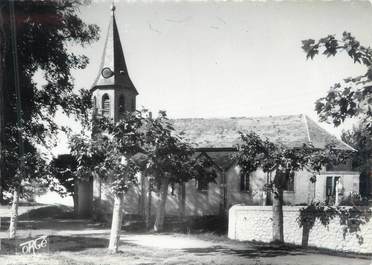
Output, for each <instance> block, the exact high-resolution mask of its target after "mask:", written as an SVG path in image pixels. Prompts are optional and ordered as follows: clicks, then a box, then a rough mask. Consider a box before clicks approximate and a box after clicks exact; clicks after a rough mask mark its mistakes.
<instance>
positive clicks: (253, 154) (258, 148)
mask: <svg viewBox="0 0 372 265" xmlns="http://www.w3.org/2000/svg"><path fill="white" fill-rule="evenodd" d="M240 136H241V140H242V144H241V145H240V148H239V151H238V152H237V154H236V155H235V158H236V161H237V165H238V166H239V167H240V174H242V175H244V176H249V175H250V174H251V173H252V172H254V171H256V170H257V169H258V168H261V169H262V170H263V172H264V173H266V174H267V175H268V183H266V187H265V188H266V189H267V190H270V191H271V192H272V193H273V241H277V242H283V241H284V237H283V209H282V206H283V190H284V188H285V185H286V183H287V182H288V181H289V180H290V179H292V178H293V177H294V175H295V172H296V171H298V170H303V169H306V170H308V171H310V172H313V173H316V172H319V171H320V170H321V169H322V168H323V167H324V166H325V165H327V164H329V163H332V164H337V163H340V162H342V161H344V160H345V159H346V157H347V154H344V153H343V152H342V151H337V150H335V149H333V148H332V146H329V147H327V148H326V149H324V150H320V149H316V148H314V147H312V146H311V145H306V144H304V145H303V146H301V147H295V148H290V147H286V146H284V145H282V144H276V143H273V142H271V141H269V140H268V139H265V140H263V139H261V138H260V136H259V135H257V134H256V133H254V132H250V133H247V134H243V133H240ZM314 176H315V174H314Z"/></svg>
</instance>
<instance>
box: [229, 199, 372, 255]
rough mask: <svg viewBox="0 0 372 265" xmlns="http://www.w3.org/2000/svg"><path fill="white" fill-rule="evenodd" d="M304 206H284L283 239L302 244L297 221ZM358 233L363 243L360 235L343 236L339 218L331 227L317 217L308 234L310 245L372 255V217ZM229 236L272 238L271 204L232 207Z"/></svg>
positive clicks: (270, 239) (333, 221)
mask: <svg viewBox="0 0 372 265" xmlns="http://www.w3.org/2000/svg"><path fill="white" fill-rule="evenodd" d="M300 209H301V207H296V206H284V207H283V219H284V220H283V221H284V227H283V229H284V241H285V242H286V243H292V244H295V245H301V243H302V232H303V231H302V227H299V225H298V223H297V217H298V216H299V210H300ZM360 229H361V231H360V232H359V235H361V236H362V239H363V243H362V244H360V242H359V239H358V237H357V234H356V233H355V232H353V233H347V234H346V235H345V238H344V235H343V226H342V225H340V222H339V218H338V217H335V218H334V219H332V220H331V221H330V223H329V225H328V226H324V225H322V224H321V223H320V222H319V221H318V220H317V221H316V222H315V224H314V226H313V227H312V229H311V230H310V233H309V241H308V245H309V246H313V247H319V248H326V249H331V250H337V251H345V252H356V253H370V254H372V220H370V221H369V222H368V223H367V224H364V225H361V226H360ZM228 237H229V238H230V239H235V240H239V241H245V240H247V241H261V242H270V241H272V207H271V206H240V205H235V206H233V207H231V208H230V210H229V230H228Z"/></svg>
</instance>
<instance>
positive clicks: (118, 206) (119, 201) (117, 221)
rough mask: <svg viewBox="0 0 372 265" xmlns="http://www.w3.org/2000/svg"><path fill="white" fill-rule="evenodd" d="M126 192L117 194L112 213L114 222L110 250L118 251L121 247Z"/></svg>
mask: <svg viewBox="0 0 372 265" xmlns="http://www.w3.org/2000/svg"><path fill="white" fill-rule="evenodd" d="M123 204H124V194H117V195H115V202H114V209H113V213H112V224H111V233H110V243H109V247H108V249H109V251H110V252H112V253H117V252H118V248H119V240H120V231H121V225H122V221H123Z"/></svg>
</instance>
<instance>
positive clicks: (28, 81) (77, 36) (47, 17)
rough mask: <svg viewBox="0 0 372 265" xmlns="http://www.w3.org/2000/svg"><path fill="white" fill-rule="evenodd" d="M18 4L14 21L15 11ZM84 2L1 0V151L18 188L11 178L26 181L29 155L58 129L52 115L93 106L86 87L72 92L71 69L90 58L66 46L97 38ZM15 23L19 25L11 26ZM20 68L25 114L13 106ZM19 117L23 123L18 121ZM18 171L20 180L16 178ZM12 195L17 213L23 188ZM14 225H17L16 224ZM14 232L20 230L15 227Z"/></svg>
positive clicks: (7, 175) (7, 177) (7, 176)
mask: <svg viewBox="0 0 372 265" xmlns="http://www.w3.org/2000/svg"><path fill="white" fill-rule="evenodd" d="M13 4H14V13H15V17H16V19H15V21H13V20H12V19H11V18H12V16H10V11H11V6H12V5H13ZM82 4H83V1H79V0H74V1H67V0H62V1H51V0H49V1H36V0H35V1H14V2H12V4H11V2H10V1H2V2H1V9H0V12H1V15H0V17H1V18H2V19H3V21H2V22H3V24H2V25H3V27H2V33H3V36H4V39H3V38H2V39H1V42H2V46H1V48H2V49H1V50H0V53H1V55H0V57H2V58H3V60H2V62H4V65H3V68H2V69H0V70H2V71H1V76H2V77H4V79H3V80H2V84H1V85H2V86H1V85H0V87H6V88H7V89H6V90H4V89H3V90H0V92H1V94H0V98H1V99H0V102H3V103H4V104H1V105H2V106H1V109H0V119H1V118H4V120H3V121H2V124H1V123H0V126H1V128H0V132H1V134H2V135H1V134H0V136H2V137H3V138H2V142H1V143H2V145H1V146H0V147H1V150H0V152H1V155H2V159H3V161H4V163H2V167H1V168H0V170H1V172H0V175H1V177H2V187H3V188H4V189H8V188H12V189H15V190H16V189H19V186H14V185H9V184H10V183H17V184H18V185H21V184H22V178H27V177H26V176H27V175H28V174H29V172H26V171H25V170H26V169H27V168H26V167H25V166H24V164H23V163H24V161H26V159H25V158H26V157H27V156H28V154H31V153H32V155H30V156H32V157H38V151H37V149H36V148H35V146H37V144H43V145H44V146H48V145H50V144H51V143H50V142H49V141H47V140H46V139H50V137H51V136H52V135H53V134H54V133H56V132H57V130H58V126H57V124H56V123H55V122H54V121H53V117H54V115H55V113H56V112H57V111H58V110H62V111H63V112H65V113H66V114H68V115H71V114H75V115H76V116H77V117H79V118H86V113H87V110H88V109H89V108H90V104H89V103H90V98H89V93H88V92H87V91H86V90H82V91H81V93H80V95H78V94H75V93H74V92H73V79H72V76H71V69H83V68H84V67H85V66H86V65H87V63H88V59H87V57H85V56H78V55H75V54H73V53H72V52H69V50H68V48H67V45H68V44H69V43H74V44H77V45H83V46H84V45H87V44H90V43H91V42H92V41H95V40H97V38H98V27H97V26H95V25H87V24H85V23H84V22H83V21H82V20H81V19H80V18H79V17H78V14H77V10H78V8H79V6H80V5H82ZM14 23H15V27H16V31H12V30H11V29H12V25H14ZM12 38H13V39H12ZM11 40H13V41H11ZM12 43H13V44H14V43H16V44H17V45H16V46H15V45H12ZM11 51H13V52H11ZM15 52H16V53H17V55H18V56H17V58H18V60H15V61H16V63H17V64H14V63H13V62H14V60H13V59H14V57H13V55H14V54H15ZM17 65H18V68H17ZM37 71H41V72H42V73H43V75H44V79H45V81H46V85H45V86H43V87H39V86H38V84H37V83H35V81H34V80H33V77H34V75H35V73H36V72H37ZM15 72H16V73H17V74H18V75H19V85H20V96H19V97H18V99H20V101H21V102H20V103H21V104H20V106H21V108H19V109H21V110H22V112H20V113H19V114H20V115H17V113H16V112H15V111H14V110H15V109H16V108H15V106H16V99H17V97H16V89H15V87H16V86H15V83H16V82H14V80H15V74H14V73H15ZM87 99H88V100H87ZM20 116H21V117H20ZM19 121H20V125H19V126H16V125H17V124H18V122H19ZM17 134H20V135H21V136H22V141H19V140H17V141H14V135H17ZM21 142H23V143H24V153H23V155H24V157H18V156H17V157H16V158H17V159H16V160H15V161H23V162H22V163H20V164H18V165H17V166H14V165H13V164H12V161H13V160H12V159H14V152H13V147H14V146H19V145H23V144H22V143H21ZM39 157H40V156H39ZM0 158H1V157H0ZM29 161H31V162H32V161H33V163H35V165H34V166H37V165H38V162H37V161H38V159H31V160H29ZM31 162H30V163H31ZM14 176H17V177H16V179H19V181H15V182H13V180H14V178H15V177H14ZM20 190H22V189H20ZM13 197H14V198H13V200H14V202H15V203H14V205H15V207H14V211H13V215H15V216H16V215H17V207H16V205H17V203H16V202H17V201H18V192H15V193H14V196H13ZM16 219H17V218H12V220H16ZM11 226H13V227H16V225H14V224H11ZM11 234H12V235H13V236H15V232H14V233H11Z"/></svg>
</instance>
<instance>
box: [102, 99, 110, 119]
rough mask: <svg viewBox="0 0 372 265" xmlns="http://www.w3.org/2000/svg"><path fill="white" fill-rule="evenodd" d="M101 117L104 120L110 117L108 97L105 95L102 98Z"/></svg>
mask: <svg viewBox="0 0 372 265" xmlns="http://www.w3.org/2000/svg"><path fill="white" fill-rule="evenodd" d="M102 115H103V116H104V117H106V118H108V117H110V97H109V95H107V94H104V95H103V96H102Z"/></svg>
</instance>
